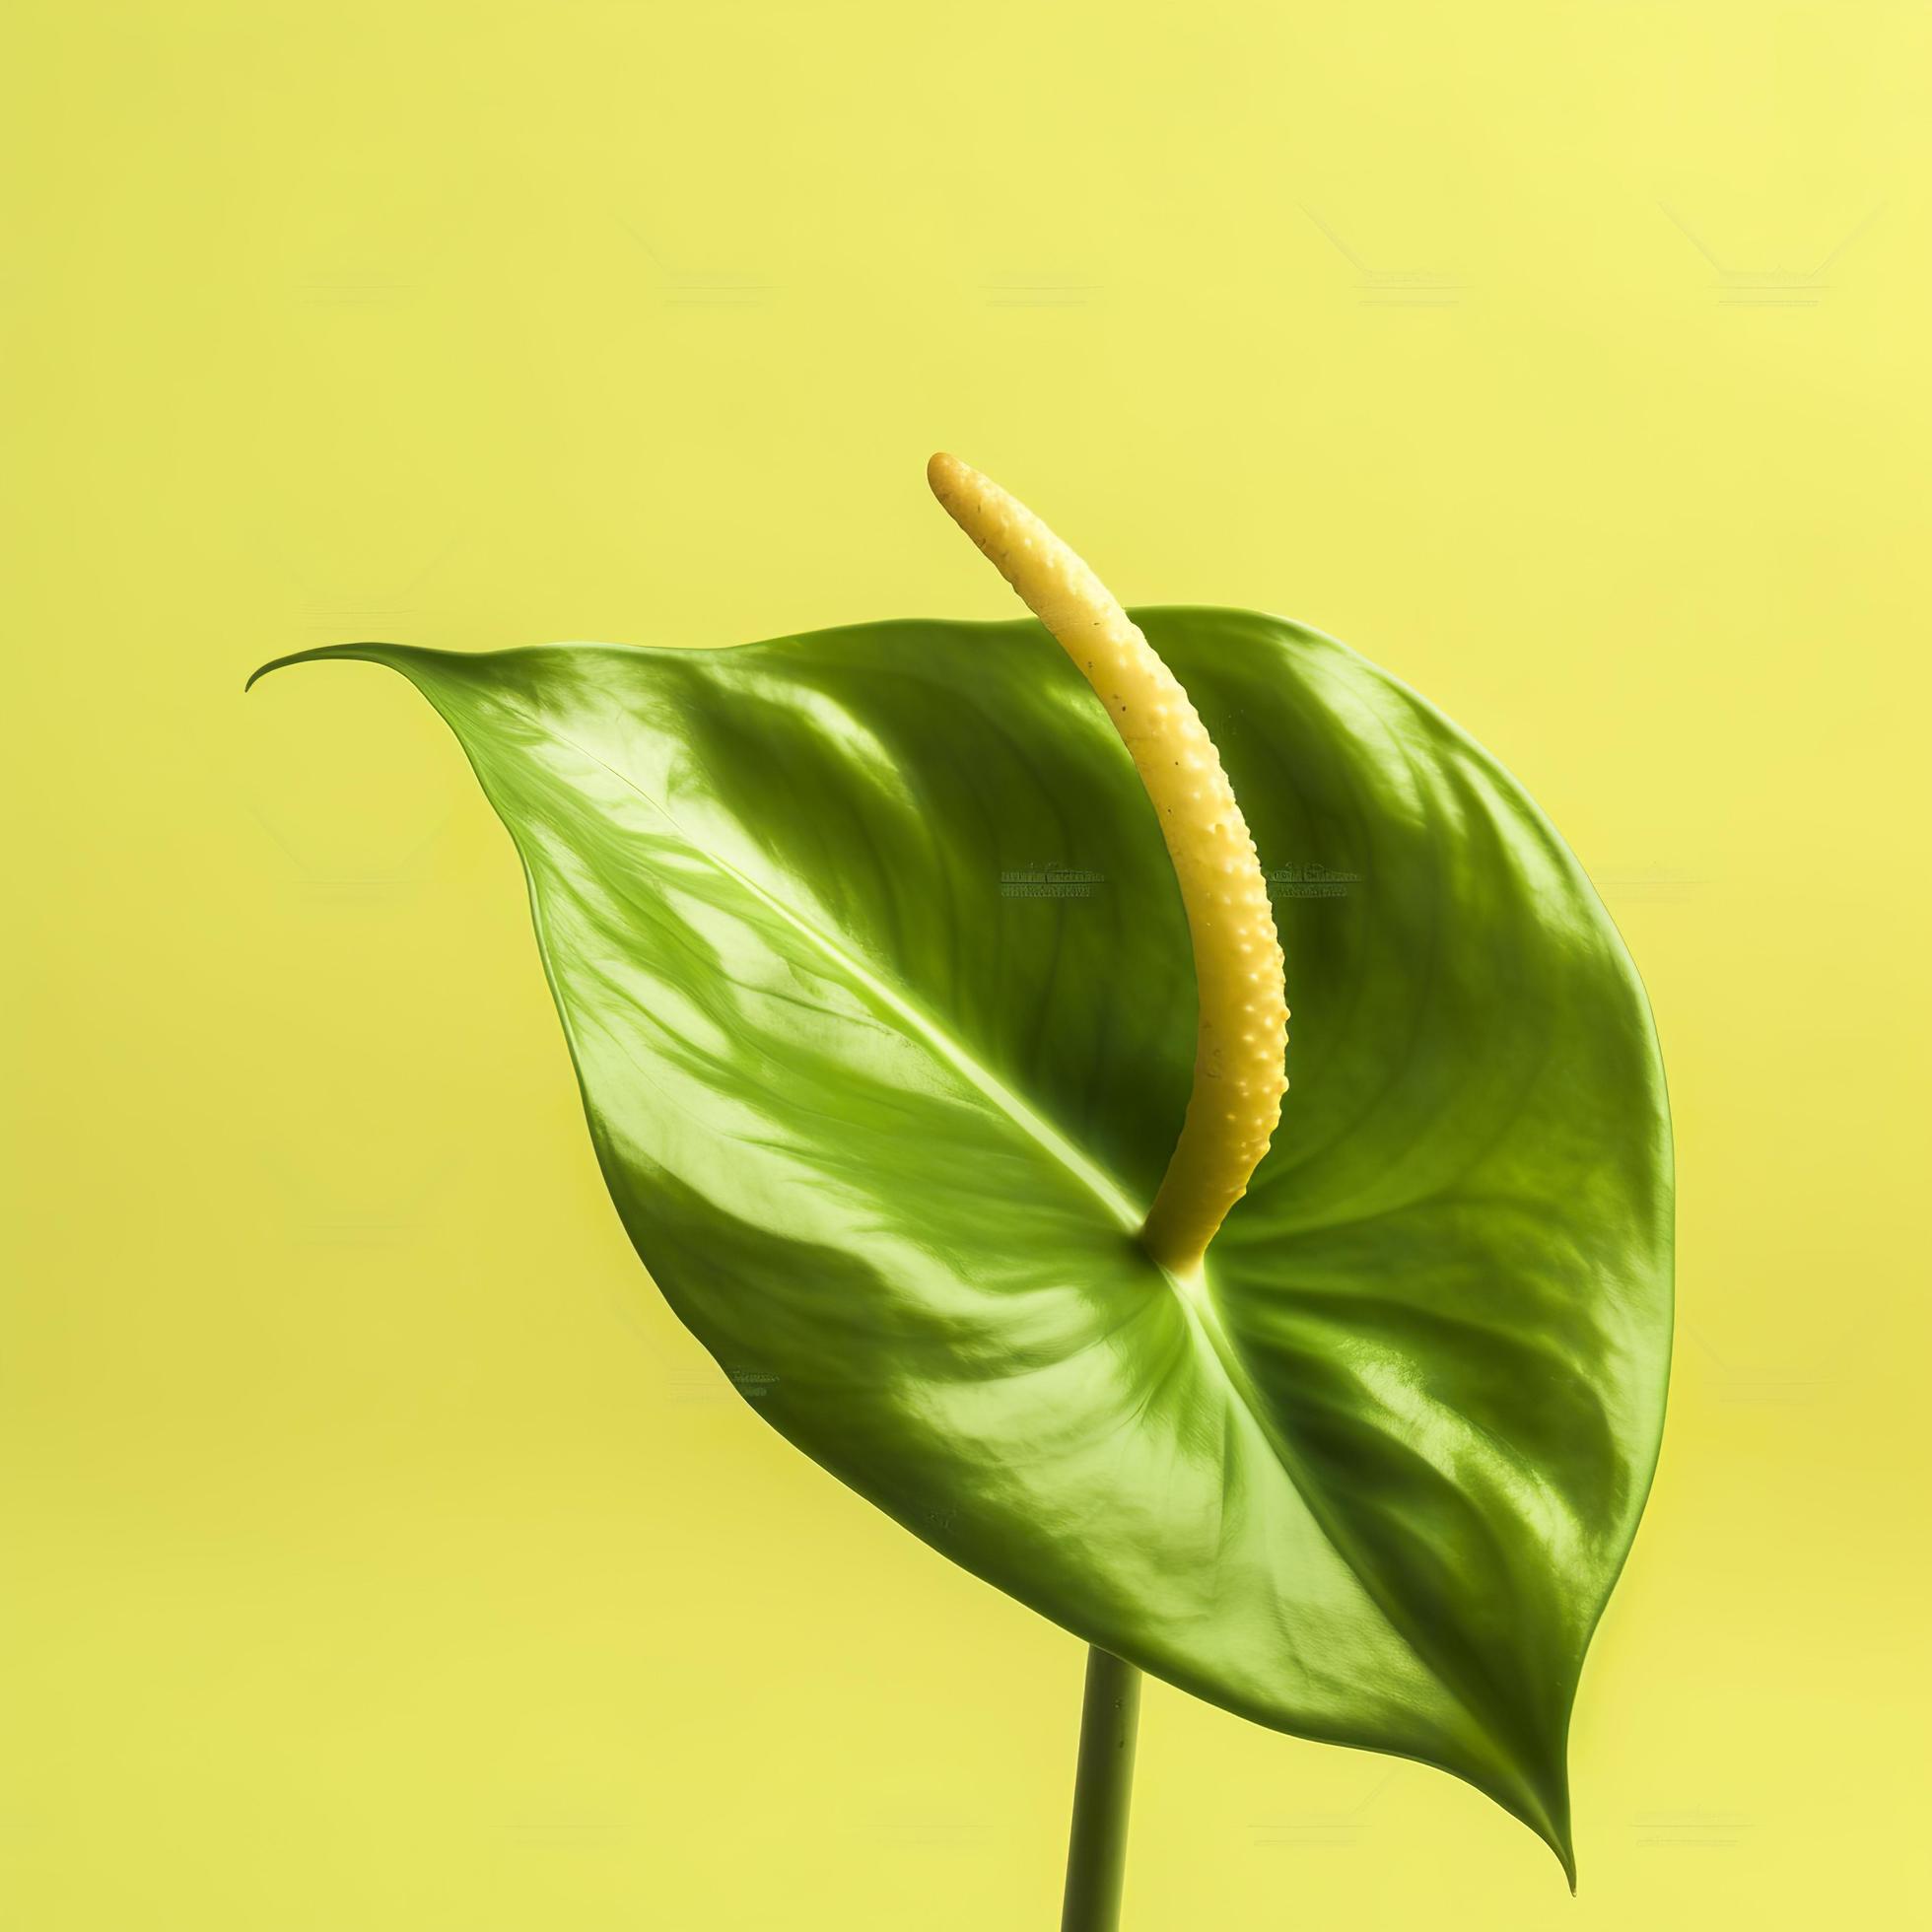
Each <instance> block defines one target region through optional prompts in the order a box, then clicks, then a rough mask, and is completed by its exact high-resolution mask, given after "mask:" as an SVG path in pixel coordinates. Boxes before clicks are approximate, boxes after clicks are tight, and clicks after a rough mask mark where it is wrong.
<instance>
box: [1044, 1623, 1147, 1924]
mask: <svg viewBox="0 0 1932 1932" xmlns="http://www.w3.org/2000/svg"><path fill="white" fill-rule="evenodd" d="M1139 1722H1140V1673H1139V1672H1138V1670H1136V1669H1135V1668H1134V1666H1133V1665H1132V1664H1124V1663H1122V1661H1121V1660H1120V1659H1119V1658H1118V1657H1115V1656H1112V1655H1110V1654H1109V1653H1108V1652H1107V1651H1105V1650H1099V1649H1090V1650H1089V1651H1088V1652H1087V1666H1086V1701H1085V1702H1084V1703H1083V1704H1082V1705H1081V1707H1080V1759H1079V1768H1078V1770H1077V1771H1076V1772H1075V1774H1074V1779H1073V1829H1072V1834H1071V1837H1070V1839H1069V1843H1068V1846H1067V1902H1066V1903H1065V1904H1064V1905H1063V1906H1062V1907H1061V1913H1060V1932H1115V1927H1117V1926H1118V1925H1119V1924H1120V1916H1121V1883H1122V1878H1123V1875H1124V1873H1125V1871H1126V1867H1127V1812H1128V1805H1129V1803H1130V1802H1131V1800H1132V1799H1133V1796H1134V1738H1135V1733H1136V1731H1137V1730H1138V1727H1139Z"/></svg>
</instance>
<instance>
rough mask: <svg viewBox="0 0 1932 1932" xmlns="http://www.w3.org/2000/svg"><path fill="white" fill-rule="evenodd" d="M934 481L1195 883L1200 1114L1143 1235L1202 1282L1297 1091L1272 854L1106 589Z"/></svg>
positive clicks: (1191, 902)
mask: <svg viewBox="0 0 1932 1932" xmlns="http://www.w3.org/2000/svg"><path fill="white" fill-rule="evenodd" d="M926 475H927V480H928V481H929V482H930V483H931V486H932V494H933V495H934V496H935V497H937V498H938V500H939V502H940V503H941V504H942V505H944V507H945V509H946V511H947V514H948V515H950V516H951V517H952V519H953V521H954V522H956V523H957V524H958V525H959V527H960V528H961V529H962V530H964V531H965V532H966V534H967V535H968V536H970V537H971V538H972V539H973V541H974V542H975V543H977V544H978V545H979V547H980V548H981V549H982V550H983V551H985V552H986V554H987V556H988V557H989V558H990V559H991V560H992V562H993V564H994V567H995V568H996V569H997V570H998V571H999V572H1000V576H1001V577H1003V578H1004V579H1005V580H1006V582H1007V583H1008V584H1010V585H1011V586H1013V588H1014V589H1015V590H1017V591H1018V592H1019V594H1020V596H1021V597H1022V598H1023V599H1024V600H1025V602H1026V604H1027V607H1028V608H1029V609H1030V610H1031V611H1032V612H1033V614H1034V615H1035V616H1036V617H1037V618H1039V620H1040V622H1041V623H1043V624H1044V625H1045V626H1046V627H1047V629H1048V630H1049V631H1051V632H1052V633H1053V635H1054V638H1055V639H1056V640H1057V641H1058V642H1059V644H1060V645H1061V646H1062V647H1063V648H1064V649H1065V650H1066V652H1067V655H1069V657H1071V658H1072V660H1073V662H1074V664H1075V665H1076V666H1077V667H1078V669H1079V671H1080V673H1081V675H1082V676H1083V677H1085V679H1086V681H1087V682H1088V683H1089V684H1090V685H1092V687H1093V689H1094V693H1095V695H1096V696H1097V697H1098V698H1099V699H1100V701H1101V702H1102V703H1103V704H1104V705H1105V706H1106V707H1107V715H1108V716H1109V717H1110V718H1111V719H1112V720H1113V722H1114V728H1115V729H1116V730H1118V731H1119V732H1120V734H1121V739H1122V741H1123V742H1124V743H1125V744H1126V746H1127V748H1128V750H1129V752H1130V753H1131V754H1132V755H1133V758H1134V763H1135V767H1136V769H1137V770H1138V772H1139V774H1140V782H1141V784H1143V785H1144V786H1145V787H1146V788H1147V795H1148V797H1150V798H1151V799H1152V800H1153V803H1154V809H1155V811H1156V812H1157V813H1158V815H1159V819H1160V829H1161V835H1162V837H1164V838H1165V840H1166V841H1167V851H1168V856H1169V857H1170V858H1171V859H1172V860H1173V862H1174V870H1175V872H1176V873H1177V874H1178V875H1179V878H1180V881H1181V903H1182V905H1183V907H1184V908H1185V909H1186V912H1187V918H1188V934H1189V938H1190V939H1191V941H1192V943H1193V948H1194V972H1195V981H1196V984H1197V986H1198V988H1199V997H1200V1018H1199V1024H1198V1031H1197V1034H1196V1038H1195V1061H1194V1089H1193V1092H1192V1093H1191V1094H1190V1096H1189V1099H1188V1111H1187V1118H1186V1120H1185V1122H1184V1124H1183V1126H1182V1128H1181V1138H1180V1139H1179V1141H1178V1142H1177V1143H1176V1144H1175V1148H1174V1155H1173V1158H1172V1160H1170V1161H1169V1163H1168V1167H1167V1173H1166V1176H1165V1177H1164V1179H1163V1180H1162V1181H1161V1184H1160V1192H1159V1194H1158V1195H1157V1196H1156V1197H1155V1200H1154V1205H1153V1207H1152V1208H1151V1209H1149V1211H1148V1214H1147V1221H1146V1226H1145V1227H1144V1228H1143V1229H1142V1231H1141V1239H1142V1241H1143V1242H1144V1243H1145V1244H1146V1247H1147V1251H1148V1253H1149V1254H1151V1255H1152V1256H1153V1257H1154V1259H1155V1260H1156V1261H1158V1262H1159V1263H1160V1264H1161V1265H1162V1266H1163V1267H1164V1268H1167V1269H1170V1270H1172V1271H1173V1272H1174V1273H1175V1274H1178V1275H1188V1274H1192V1273H1193V1272H1194V1271H1195V1270H1196V1269H1198V1268H1199V1267H1200V1264H1201V1259H1202V1256H1203V1255H1204V1254H1205V1253H1206V1252H1207V1244H1208V1242H1209V1241H1211V1240H1212V1239H1213V1237H1214V1231H1215V1230H1216V1229H1217V1228H1218V1227H1219V1226H1220V1224H1221V1222H1222V1221H1223V1220H1224V1219H1225V1218H1226V1217H1227V1210H1228V1209H1229V1208H1230V1207H1233V1206H1234V1204H1235V1203H1236V1202H1237V1201H1239V1200H1240V1199H1241V1197H1242V1195H1244V1194H1245V1193H1246V1192H1247V1189H1248V1181H1249V1177H1250V1176H1251V1175H1252V1174H1253V1173H1254V1171H1255V1169H1256V1168H1257V1167H1259V1166H1260V1165H1261V1159H1262V1156H1263V1155H1264V1154H1265V1153H1267V1151H1268V1147H1269V1142H1270V1141H1271V1140H1272V1139H1273V1138H1274V1136H1275V1129H1276V1126H1277V1125H1278V1124H1279V1121H1280V1118H1281V1096H1282V1094H1283V1093H1284V1092H1285V1091H1286V1090H1287V1084H1288V1083H1287V1076H1286V1074H1285V1072H1284V1071H1283V1057H1284V1055H1285V1052H1286V1049H1287V1039H1288V1005H1287V996H1286V988H1285V981H1284V975H1283V961H1282V957H1281V947H1280V942H1279V940H1278V938H1277V937H1276V931H1275V915H1274V913H1273V911H1272V910H1271V908H1270V906H1269V901H1268V886H1267V883H1266V881H1265V880H1264V879H1263V878H1262V873H1261V860H1260V857H1259V855H1258V854H1257V852H1256V850H1255V842H1254V840H1253V838H1252V837H1250V836H1249V832H1248V822H1247V820H1246V819H1245V818H1244V817H1243V816H1242V815H1241V807H1240V805H1239V804H1238V803H1237V802H1236V800H1235V796H1234V789H1233V787H1232V786H1230V785H1229V784H1228V782H1227V774H1226V772H1224V771H1223V770H1222V769H1221V760H1220V754H1219V753H1218V752H1217V751H1216V750H1215V749H1214V744H1213V740H1212V739H1211V738H1209V737H1208V735H1207V730H1206V728H1205V727H1204V726H1203V724H1202V723H1201V717H1200V714H1199V713H1198V712H1197V711H1196V710H1195V708H1194V706H1193V704H1192V703H1190V702H1189V699H1188V694H1187V693H1186V692H1185V691H1184V690H1183V689H1182V688H1181V684H1180V680H1179V679H1178V678H1176V677H1175V675H1174V673H1173V672H1172V671H1170V670H1169V669H1168V668H1167V666H1166V665H1165V664H1164V663H1162V662H1161V660H1160V658H1159V656H1158V655H1156V654H1155V652H1154V650H1153V648H1152V647H1151V646H1150V645H1149V644H1148V643H1147V640H1146V638H1145V637H1144V636H1143V635H1142V634H1141V632H1140V628H1139V626H1138V624H1136V623H1135V622H1134V621H1133V619H1132V618H1130V617H1129V616H1128V614H1127V612H1126V611H1124V610H1123V609H1122V608H1121V606H1120V604H1119V603H1118V601H1116V599H1115V597H1114V595H1113V593H1112V592H1111V591H1110V590H1109V589H1108V588H1107V586H1105V585H1104V584H1102V583H1101V581H1100V580H1099V578H1098V577H1096V576H1095V575H1094V574H1093V572H1092V571H1091V570H1090V569H1089V568H1088V567H1087V565H1086V564H1085V563H1083V562H1082V561H1081V560H1080V558H1079V557H1077V556H1076V555H1075V554H1074V553H1073V552H1072V551H1071V550H1070V549H1069V548H1068V546H1067V545H1066V544H1065V543H1064V542H1062V540H1061V539H1060V538H1059V537H1057V536H1056V535H1055V534H1054V533H1053V531H1052V530H1050V529H1049V528H1048V527H1047V526H1046V524H1045V523H1043V522H1041V520H1040V519H1039V517H1036V516H1034V514H1033V513H1032V512H1031V511H1030V510H1028V509H1027V507H1026V506H1025V505H1024V504H1023V503H1021V502H1019V501H1018V499H1017V498H1015V497H1012V496H1010V495H1009V494H1008V493H1007V492H1006V491H1004V490H1002V489H1001V488H1000V486H999V484H997V483H995V482H994V481H993V480H992V479H991V478H989V477H986V476H983V475H981V474H980V472H979V471H978V470H976V469H974V468H973V467H972V465H971V464H970V463H963V462H961V461H960V460H959V458H958V457H957V456H949V455H946V454H944V453H943V452H941V453H940V454H938V455H936V456H934V457H933V458H932V460H931V462H930V463H929V464H928V465H927V469H926Z"/></svg>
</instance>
